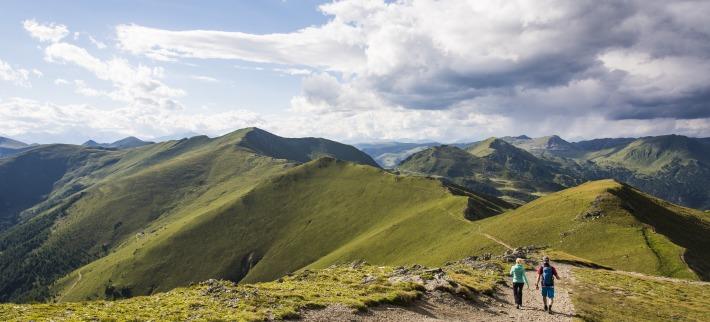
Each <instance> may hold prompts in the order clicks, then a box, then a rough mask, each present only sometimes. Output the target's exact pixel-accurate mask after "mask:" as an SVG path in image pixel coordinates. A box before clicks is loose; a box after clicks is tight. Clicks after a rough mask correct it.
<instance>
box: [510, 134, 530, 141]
mask: <svg viewBox="0 0 710 322" xmlns="http://www.w3.org/2000/svg"><path fill="white" fill-rule="evenodd" d="M513 138H514V139H518V140H532V138H531V137H529V136H527V135H525V134H523V135H518V136H514V137H513Z"/></svg>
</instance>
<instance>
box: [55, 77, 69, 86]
mask: <svg viewBox="0 0 710 322" xmlns="http://www.w3.org/2000/svg"><path fill="white" fill-rule="evenodd" d="M68 84H69V81H68V80H66V79H63V78H57V79H55V80H54V85H68Z"/></svg>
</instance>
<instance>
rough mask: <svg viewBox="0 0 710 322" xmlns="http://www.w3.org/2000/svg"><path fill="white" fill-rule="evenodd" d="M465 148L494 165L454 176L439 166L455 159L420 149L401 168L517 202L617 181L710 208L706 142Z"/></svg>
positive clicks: (517, 143)
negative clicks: (583, 185) (589, 182)
mask: <svg viewBox="0 0 710 322" xmlns="http://www.w3.org/2000/svg"><path fill="white" fill-rule="evenodd" d="M506 143H508V144H506ZM493 145H495V146H493ZM464 149H465V150H467V151H468V152H470V153H471V154H473V155H474V156H477V157H480V158H483V159H488V160H489V161H490V162H487V163H486V164H485V166H484V168H485V169H482V168H481V162H473V163H472V162H470V161H469V162H464V163H466V164H467V165H466V164H464V163H458V164H457V166H456V167H455V168H456V169H457V173H456V174H453V173H451V171H449V170H450V169H449V170H445V169H438V168H437V167H438V165H440V164H443V163H450V160H451V158H450V157H445V158H447V159H448V161H441V162H439V161H436V160H434V159H436V158H438V157H444V156H443V154H441V153H440V154H438V155H436V156H435V155H432V154H431V153H430V152H424V151H420V152H419V154H418V155H416V156H414V155H412V158H410V159H405V160H403V161H402V162H401V163H400V164H399V166H398V167H397V168H398V169H400V170H402V171H405V172H413V173H420V174H424V175H433V176H444V177H447V178H448V179H450V180H452V181H454V182H457V183H459V184H462V185H465V186H467V187H469V188H470V189H472V190H474V191H477V192H480V193H487V194H490V195H495V196H505V197H506V198H509V199H508V200H509V201H511V202H514V203H518V204H521V203H523V202H527V201H529V200H532V199H534V198H536V197H538V196H540V195H544V194H546V193H549V192H553V191H558V190H560V189H563V188H565V187H571V186H574V185H576V184H579V183H581V182H584V181H587V180H599V179H605V178H613V179H617V180H619V181H622V182H627V183H629V184H631V185H633V186H635V187H637V188H639V189H641V190H642V191H644V192H647V193H650V194H652V195H654V196H656V197H659V198H662V199H665V200H668V201H671V202H675V203H678V204H681V205H684V206H688V207H693V208H698V209H710V190H708V189H706V187H707V186H708V185H709V184H710V141H708V139H707V138H689V137H685V136H681V135H665V136H656V137H644V138H638V139H635V138H613V139H612V138H610V139H595V140H589V141H580V142H568V141H565V140H564V139H562V138H560V137H559V136H557V135H552V136H546V137H540V138H530V137H528V136H525V135H521V136H516V137H502V138H500V139H493V138H491V139H488V140H484V141H480V142H475V143H471V144H469V145H467V146H465V147H464ZM459 159H460V158H459ZM466 167H469V168H466ZM491 187H493V188H495V189H491Z"/></svg>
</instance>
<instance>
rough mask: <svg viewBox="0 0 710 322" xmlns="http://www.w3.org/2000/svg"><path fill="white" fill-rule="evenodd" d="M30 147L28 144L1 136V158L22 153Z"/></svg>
mask: <svg viewBox="0 0 710 322" xmlns="http://www.w3.org/2000/svg"><path fill="white" fill-rule="evenodd" d="M30 147H31V146H30V145H28V144H26V143H23V142H20V141H17V140H13V139H10V138H6V137H2V136H0V158H2V157H5V156H8V155H13V154H17V153H20V152H22V151H23V150H26V149H28V148H30Z"/></svg>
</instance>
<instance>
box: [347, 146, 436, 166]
mask: <svg viewBox="0 0 710 322" xmlns="http://www.w3.org/2000/svg"><path fill="white" fill-rule="evenodd" d="M437 145H440V144H439V143H434V142H430V143H403V142H384V143H363V144H356V145H355V147H357V148H358V149H360V150H362V151H363V152H365V153H367V154H368V155H370V156H371V157H372V158H373V159H374V160H375V161H377V164H379V165H380V166H382V167H383V168H387V169H392V168H394V167H396V166H397V165H398V164H399V163H400V162H402V160H404V159H406V158H407V157H409V156H410V155H412V154H414V153H417V152H419V151H423V150H425V149H426V148H429V147H432V146H437Z"/></svg>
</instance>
